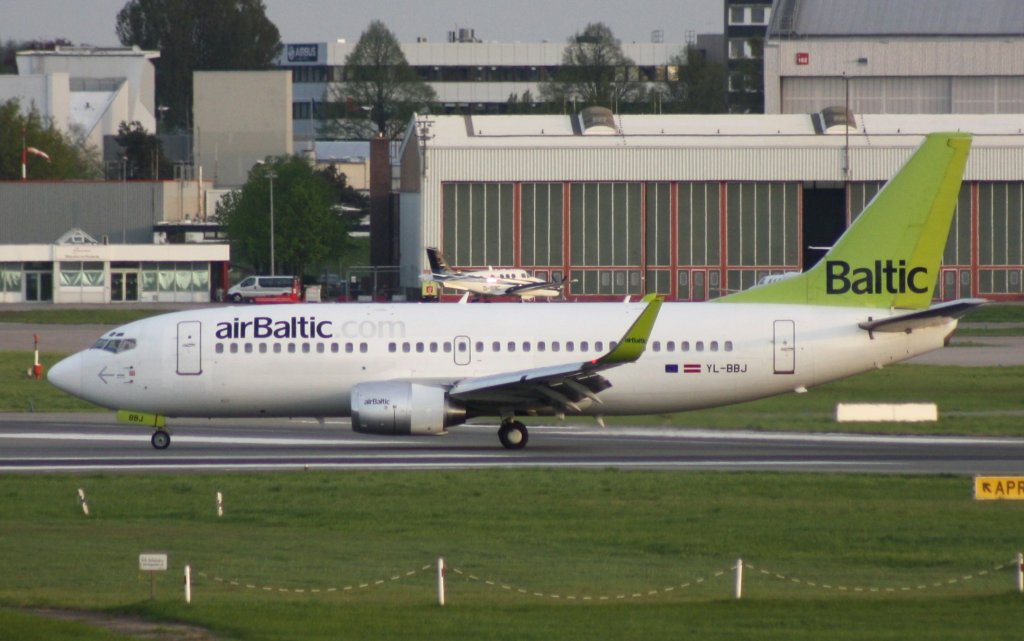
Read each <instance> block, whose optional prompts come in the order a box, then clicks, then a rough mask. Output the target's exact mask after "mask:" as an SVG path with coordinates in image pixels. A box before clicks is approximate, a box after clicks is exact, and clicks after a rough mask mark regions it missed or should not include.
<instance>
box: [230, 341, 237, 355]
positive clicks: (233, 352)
mask: <svg viewBox="0 0 1024 641" xmlns="http://www.w3.org/2000/svg"><path fill="white" fill-rule="evenodd" d="M230 349H231V353H232V354H237V353H238V343H231V348H230Z"/></svg>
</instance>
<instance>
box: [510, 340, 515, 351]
mask: <svg viewBox="0 0 1024 641" xmlns="http://www.w3.org/2000/svg"><path fill="white" fill-rule="evenodd" d="M508 351H510V352H514V351H516V342H515V341H509V342H508Z"/></svg>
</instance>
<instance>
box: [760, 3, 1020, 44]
mask: <svg viewBox="0 0 1024 641" xmlns="http://www.w3.org/2000/svg"><path fill="white" fill-rule="evenodd" d="M1022 35H1024V2H1021V1H1020V0H871V1H870V2H850V1H849V0H778V1H777V2H776V5H775V11H773V13H772V17H771V22H770V23H769V26H768V38H770V39H773V38H801V37H808V36H825V37H843V38H849V37H857V36H908V37H913V36H925V37H931V36H999V37H1005V36H1013V37H1017V38H1020V37H1021V36H1022Z"/></svg>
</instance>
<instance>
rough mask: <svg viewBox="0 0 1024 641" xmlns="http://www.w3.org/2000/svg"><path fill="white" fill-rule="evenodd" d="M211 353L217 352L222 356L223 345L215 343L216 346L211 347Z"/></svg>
mask: <svg viewBox="0 0 1024 641" xmlns="http://www.w3.org/2000/svg"><path fill="white" fill-rule="evenodd" d="M213 351H215V352H217V353H218V354H223V353H224V343H217V344H216V345H214V346H213Z"/></svg>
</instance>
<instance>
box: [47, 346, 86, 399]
mask: <svg viewBox="0 0 1024 641" xmlns="http://www.w3.org/2000/svg"><path fill="white" fill-rule="evenodd" d="M46 379H47V380H48V381H50V384H51V385H53V386H54V387H56V388H57V389H59V390H61V391H63V392H67V393H68V394H72V395H74V396H81V394H82V355H81V354H73V355H71V356H68V357H67V358H65V359H64V360H62V361H60V362H59V363H57V364H56V365H54V366H53V367H51V368H50V371H49V373H48V374H47V375H46Z"/></svg>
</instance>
